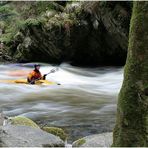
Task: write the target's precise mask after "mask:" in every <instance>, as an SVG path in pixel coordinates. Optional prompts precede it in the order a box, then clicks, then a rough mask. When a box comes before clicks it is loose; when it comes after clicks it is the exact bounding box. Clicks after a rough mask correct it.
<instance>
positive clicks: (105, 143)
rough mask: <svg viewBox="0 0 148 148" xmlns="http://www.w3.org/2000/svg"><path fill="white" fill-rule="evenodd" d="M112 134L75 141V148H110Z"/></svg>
mask: <svg viewBox="0 0 148 148" xmlns="http://www.w3.org/2000/svg"><path fill="white" fill-rule="evenodd" d="M112 139H113V137H112V133H102V134H97V135H91V136H87V137H84V138H82V139H79V140H77V141H75V142H74V143H73V144H72V146H73V147H110V146H111V144H112V141H113V140H112Z"/></svg>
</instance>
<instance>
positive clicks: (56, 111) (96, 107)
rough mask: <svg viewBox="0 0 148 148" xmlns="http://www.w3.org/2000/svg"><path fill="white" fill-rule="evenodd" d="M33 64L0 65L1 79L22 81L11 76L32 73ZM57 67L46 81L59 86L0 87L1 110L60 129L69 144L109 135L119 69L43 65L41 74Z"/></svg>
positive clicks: (17, 85) (118, 86) (114, 109)
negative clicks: (92, 136)
mask: <svg viewBox="0 0 148 148" xmlns="http://www.w3.org/2000/svg"><path fill="white" fill-rule="evenodd" d="M32 65H33V64H32V63H28V64H9V65H0V69H1V71H0V79H21V78H26V76H25V75H24V76H12V74H13V73H14V72H17V71H18V70H22V71H24V72H26V73H27V72H29V71H31V70H32V67H33V66H32ZM55 67H58V68H59V70H58V71H57V72H56V73H53V74H50V75H48V76H47V79H48V80H51V81H54V82H58V83H61V85H50V86H37V85H27V84H4V83H0V109H1V110H3V112H4V113H5V114H6V115H8V116H16V115H24V116H26V117H29V118H31V119H33V120H35V121H36V122H38V123H39V124H47V125H49V126H58V127H63V128H64V129H65V130H66V131H67V132H68V133H69V135H70V139H69V140H70V141H73V140H75V139H78V138H79V137H83V136H86V135H90V134H96V133H100V132H104V131H111V130H112V128H113V126H114V123H115V113H116V102H117V95H118V92H119V90H120V87H121V83H122V79H123V74H122V73H123V68H122V67H98V68H79V67H73V66H71V65H69V64H62V65H60V66H52V65H48V64H42V66H41V72H42V73H43V74H45V73H48V72H49V71H50V70H51V69H52V68H55Z"/></svg>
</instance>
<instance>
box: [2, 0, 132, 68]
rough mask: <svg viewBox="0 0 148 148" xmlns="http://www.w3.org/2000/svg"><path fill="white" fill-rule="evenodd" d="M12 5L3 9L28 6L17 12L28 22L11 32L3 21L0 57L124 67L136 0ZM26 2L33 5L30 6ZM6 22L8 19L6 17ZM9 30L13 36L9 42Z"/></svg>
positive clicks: (18, 60) (21, 60)
mask: <svg viewBox="0 0 148 148" xmlns="http://www.w3.org/2000/svg"><path fill="white" fill-rule="evenodd" d="M12 3H13V2H10V3H8V4H3V5H2V6H1V8H2V7H4V6H6V5H9V6H10V5H11V8H12V7H13V13H14V9H15V11H16V12H17V13H19V12H22V10H23V12H24V13H22V14H21V15H19V16H17V17H16V16H15V17H16V18H18V17H19V18H20V20H22V22H23V23H22V22H21V23H19V27H18V28H17V29H16V31H10V28H11V27H10V28H9V31H8V29H7V28H6V27H3V28H2V26H3V25H2V23H0V24H1V28H2V32H3V33H2V37H1V38H0V39H1V41H2V42H3V43H4V47H3V50H2V54H1V61H2V60H4V61H7V60H9V61H14V62H36V61H38V62H47V63H56V64H59V63H61V62H70V63H71V64H73V65H78V66H98V65H124V63H125V59H126V54H127V44H128V32H129V22H130V17H131V9H132V3H131V2H71V3H67V4H66V3H55V2H40V4H38V2H25V4H24V5H21V4H20V3H22V2H15V3H13V4H12ZM25 5H29V6H30V7H29V10H27V9H26V8H25ZM16 6H17V7H16ZM47 6H48V7H47ZM16 8H17V9H16ZM27 11H28V14H27ZM10 12H11V13H12V10H11V11H9V13H10ZM16 12H15V13H16ZM7 13H8V12H7ZM5 14H6V12H5ZM14 15H16V14H14ZM5 18H6V17H5ZM10 18H12V17H10ZM1 20H2V21H1V22H4V23H5V22H6V21H5V20H4V18H2V17H1ZM11 21H12V20H11ZM11 21H9V22H11ZM15 23H17V21H16V22H14V21H13V25H14V26H16V25H15ZM5 24H6V23H5ZM8 24H12V23H8ZM10 26H12V25H10ZM14 28H15V27H14ZM12 32H13V33H12ZM8 33H9V34H13V35H12V37H11V38H10V39H9V40H8V39H7V36H8Z"/></svg>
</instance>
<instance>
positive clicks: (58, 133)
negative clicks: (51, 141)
mask: <svg viewBox="0 0 148 148" xmlns="http://www.w3.org/2000/svg"><path fill="white" fill-rule="evenodd" d="M42 130H44V131H46V132H47V133H50V134H53V135H55V136H58V137H60V138H61V139H62V140H63V141H66V139H67V134H66V133H65V132H64V130H63V129H61V128H57V127H43V128H42Z"/></svg>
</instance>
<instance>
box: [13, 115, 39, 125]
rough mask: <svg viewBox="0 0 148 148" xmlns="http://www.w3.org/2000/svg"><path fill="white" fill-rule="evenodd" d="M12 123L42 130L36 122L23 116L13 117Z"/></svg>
mask: <svg viewBox="0 0 148 148" xmlns="http://www.w3.org/2000/svg"><path fill="white" fill-rule="evenodd" d="M10 122H11V124H12V125H25V126H31V127H34V128H40V127H39V126H38V125H37V124H36V123H35V122H34V121H32V120H31V119H29V118H26V117H22V116H17V117H11V118H10Z"/></svg>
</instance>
